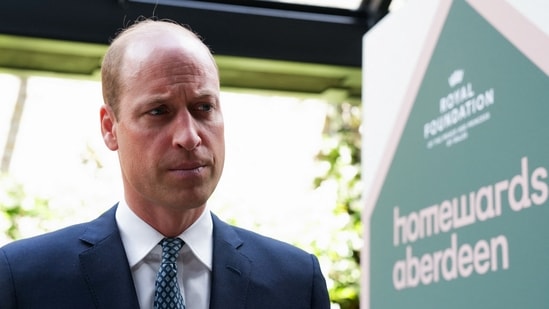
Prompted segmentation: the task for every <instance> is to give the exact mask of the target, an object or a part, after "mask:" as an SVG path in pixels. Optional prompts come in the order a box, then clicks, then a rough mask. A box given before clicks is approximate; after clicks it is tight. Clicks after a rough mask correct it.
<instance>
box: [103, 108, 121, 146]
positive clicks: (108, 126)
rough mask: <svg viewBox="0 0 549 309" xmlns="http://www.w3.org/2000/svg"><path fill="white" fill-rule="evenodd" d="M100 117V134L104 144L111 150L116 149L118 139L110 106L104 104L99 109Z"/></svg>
mask: <svg viewBox="0 0 549 309" xmlns="http://www.w3.org/2000/svg"><path fill="white" fill-rule="evenodd" d="M99 115H100V117H101V134H102V135H103V141H104V142H105V145H107V147H108V148H109V149H110V150H112V151H116V150H118V141H117V139H116V118H115V116H114V112H113V110H112V108H111V107H110V106H108V105H106V104H103V106H101V109H100V110H99Z"/></svg>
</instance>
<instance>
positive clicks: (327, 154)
mask: <svg viewBox="0 0 549 309" xmlns="http://www.w3.org/2000/svg"><path fill="white" fill-rule="evenodd" d="M360 125H361V108H360V104H359V103H353V102H344V103H340V104H333V105H330V109H329V112H328V114H327V117H326V124H325V128H324V133H323V134H324V146H323V148H322V149H321V150H320V152H319V153H318V155H317V160H318V162H319V163H321V164H324V165H325V166H326V168H325V169H324V171H323V173H322V174H321V175H318V176H317V177H316V178H315V180H314V184H315V186H316V187H320V186H322V185H324V184H326V183H332V184H333V185H334V186H335V187H336V191H337V198H336V203H335V205H334V208H333V215H334V220H337V221H338V222H339V225H340V226H339V229H338V230H337V231H333V232H332V234H333V235H332V236H331V237H332V240H331V242H330V246H326V247H324V248H318V249H317V250H318V251H319V253H318V254H319V255H320V256H322V257H323V258H327V259H329V261H330V263H331V267H330V271H329V273H328V274H327V276H328V277H329V278H330V279H331V280H332V281H333V284H332V286H330V291H329V292H330V298H331V300H332V302H333V303H336V304H338V305H339V306H340V308H341V309H355V308H359V294H360V284H359V282H360V248H361V246H362V222H361V208H362V207H361V205H360V200H361V193H362V185H361V169H360V161H361V134H360Z"/></svg>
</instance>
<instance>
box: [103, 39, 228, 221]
mask: <svg viewBox="0 0 549 309" xmlns="http://www.w3.org/2000/svg"><path fill="white" fill-rule="evenodd" d="M156 46H157V47H151V46H146V45H144V44H135V46H133V47H132V48H131V49H130V50H129V51H128V52H127V54H126V57H125V61H124V63H123V64H121V65H123V77H122V80H123V83H124V86H123V89H122V91H121V96H120V110H119V115H118V116H117V117H115V116H114V114H113V112H112V110H110V109H109V108H106V107H104V111H102V126H103V131H104V134H103V135H104V137H105V136H106V135H105V131H106V132H107V133H108V132H111V135H110V138H109V137H105V141H106V143H107V146H108V147H109V148H110V149H111V150H118V155H119V160H120V165H121V169H122V176H123V181H124V190H125V197H126V200H127V201H128V203H130V204H132V205H133V207H138V208H142V209H149V211H152V209H153V208H154V207H167V208H170V209H172V210H187V209H191V208H197V207H202V206H204V205H205V203H206V201H207V199H208V198H209V197H210V195H211V194H212V193H213V191H214V189H215V187H216V185H217V183H218V181H219V178H220V176H221V172H222V169H223V163H224V157H225V143H224V126H223V115H222V113H221V106H220V102H219V78H218V75H217V69H216V67H215V65H214V63H213V60H212V59H211V58H210V55H209V54H208V53H207V50H206V48H205V47H203V46H201V45H200V44H199V43H198V42H194V43H192V44H189V43H188V42H186V43H185V47H183V46H182V44H178V41H177V40H175V42H174V40H173V38H172V39H169V38H168V39H167V40H166V42H165V43H164V44H157V45H156ZM105 117H107V119H105ZM109 118H110V119H111V120H112V119H114V120H112V127H111V128H109ZM105 122H106V124H105Z"/></svg>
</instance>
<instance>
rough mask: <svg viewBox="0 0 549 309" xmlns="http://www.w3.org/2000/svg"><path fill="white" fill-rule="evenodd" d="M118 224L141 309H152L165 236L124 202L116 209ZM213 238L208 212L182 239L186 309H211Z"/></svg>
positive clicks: (179, 264)
mask: <svg viewBox="0 0 549 309" xmlns="http://www.w3.org/2000/svg"><path fill="white" fill-rule="evenodd" d="M116 222H117V224H118V228H119V229H120V236H121V237H122V243H123V244H124V249H125V250H126V256H127V257H128V262H129V265H130V268H131V271H132V275H133V281H134V284H135V290H136V292H137V298H138V300H139V305H140V308H141V309H151V308H153V301H154V290H155V287H154V283H155V280H156V273H157V272H158V269H159V268H160V261H161V260H162V248H161V246H160V245H159V242H160V241H161V240H162V239H163V238H164V236H163V235H162V234H160V233H159V232H158V231H157V230H155V229H154V228H153V227H151V226H150V225H148V224H147V223H145V221H143V220H141V218H139V217H138V216H137V215H136V214H135V213H134V212H133V211H132V210H131V209H130V208H129V207H128V205H127V204H126V202H125V201H124V199H122V200H121V201H120V203H119V204H118V208H117V209H116ZM212 234H213V223H212V217H211V214H210V211H209V210H208V209H205V210H204V212H203V213H202V215H201V216H200V217H199V218H198V220H196V222H195V223H194V224H193V225H191V226H190V227H189V228H188V229H187V230H186V231H184V232H183V233H182V234H181V235H179V238H181V239H182V240H183V241H184V242H185V245H184V246H183V248H181V251H180V255H179V258H178V260H177V281H178V282H179V286H180V287H181V293H182V295H183V298H184V299H185V303H186V307H187V308H192V309H208V308H209V304H210V283H211V280H210V277H211V271H212V250H213V249H212V248H213V239H212Z"/></svg>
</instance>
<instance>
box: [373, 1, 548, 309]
mask: <svg viewBox="0 0 549 309" xmlns="http://www.w3.org/2000/svg"><path fill="white" fill-rule="evenodd" d="M548 119H549V77H548V76H547V75H546V74H545V73H544V72H543V71H541V70H540V69H539V68H538V67H537V66H536V65H534V64H533V63H532V62H531V61H530V60H529V59H528V58H527V57H525V56H524V55H523V54H522V53H521V52H520V51H519V50H518V49H517V48H516V47H515V46H514V45H512V44H511V43H510V42H509V41H508V40H506V39H505V37H504V36H502V35H501V34H500V33H499V32H498V31H497V30H496V29H494V28H493V27H492V26H491V25H490V24H489V23H488V22H486V20H485V19H484V18H482V17H481V16H480V15H479V14H478V13H477V12H476V11H475V10H474V9H472V8H471V7H470V6H469V5H468V4H467V3H465V2H464V1H453V3H452V7H451V9H450V12H449V15H448V17H447V19H446V22H445V24H444V27H443V29H442V32H441V35H440V37H439V39H438V42H437V45H436V47H435V49H434V51H433V55H432V58H431V61H430V63H429V65H428V67H427V71H426V73H425V75H424V79H423V82H422V85H421V87H420V89H419V92H418V94H417V97H416V99H415V101H414V104H413V107H412V110H411V112H410V115H409V117H408V119H407V123H406V125H405V127H404V131H403V134H402V136H401V139H400V142H399V143H398V147H397V149H396V152H395V154H394V157H393V160H392V163H391V166H390V168H389V170H388V172H387V176H386V178H385V181H384V183H383V187H382V189H381V191H380V194H379V197H378V199H377V201H376V203H375V209H374V212H373V214H372V217H371V221H370V234H371V239H370V279H369V282H370V293H369V295H370V299H369V300H367V301H369V303H370V308H459V309H462V308H547V307H549V290H548V288H549V267H548V266H547V264H548V263H549V238H548V237H549V236H548V235H549V173H548V170H549V120H548Z"/></svg>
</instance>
